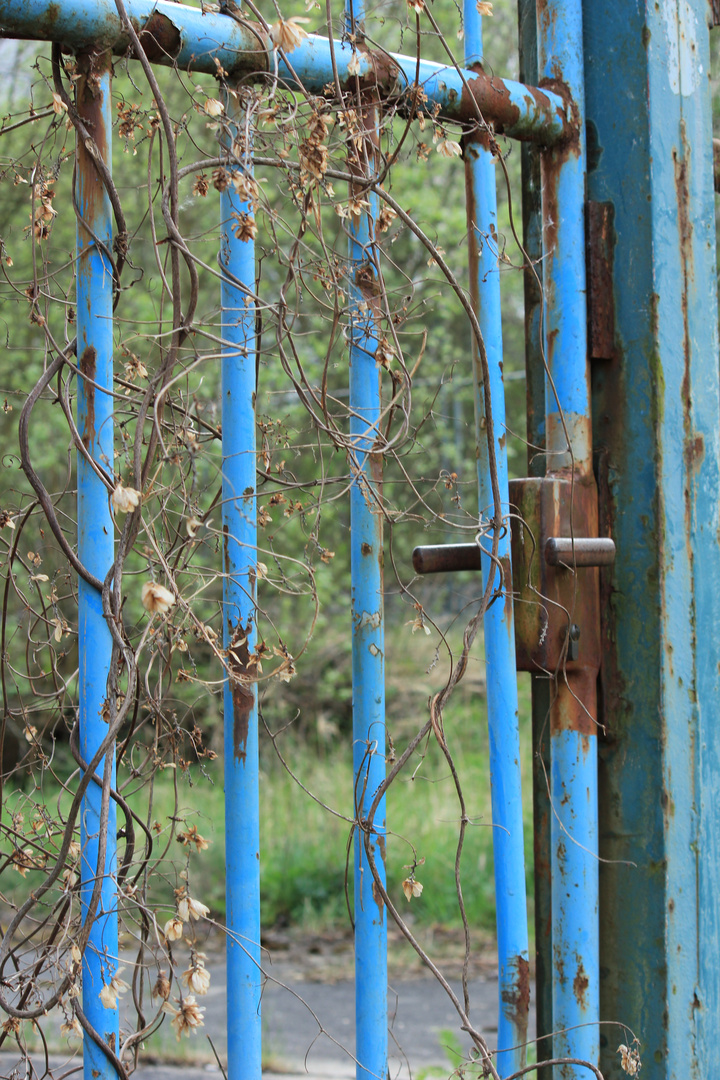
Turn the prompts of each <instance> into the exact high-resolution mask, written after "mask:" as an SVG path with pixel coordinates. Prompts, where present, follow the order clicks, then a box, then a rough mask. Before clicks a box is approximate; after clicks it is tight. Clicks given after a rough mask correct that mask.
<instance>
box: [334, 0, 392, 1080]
mask: <svg viewBox="0 0 720 1080" xmlns="http://www.w3.org/2000/svg"><path fill="white" fill-rule="evenodd" d="M345 17H346V24H347V28H348V32H350V33H353V34H355V36H356V38H358V39H360V40H362V32H363V21H364V7H363V3H362V0H346V7H345ZM366 102H367V104H366V107H365V108H364V110H363V124H364V130H365V145H364V147H363V149H362V151H361V152H358V156H357V157H354V156H353V152H352V151H351V155H350V158H349V161H348V164H349V167H350V170H351V171H352V172H353V173H355V172H362V171H364V169H363V166H364V163H365V161H367V160H370V161H372V160H373V157H374V155H375V154H376V152H377V146H378V130H377V125H378V120H379V116H378V107H377V101H376V99H374V97H372V96H370V97H369V98H366ZM360 190H362V188H361V189H360ZM351 194H352V192H351ZM364 198H366V199H367V200H368V202H369V205H370V209H369V211H368V212H367V213H364V214H362V216H360V217H352V218H351V219H350V236H349V241H348V258H349V274H348V277H349V281H350V285H349V301H350V326H349V342H350V350H349V378H350V436H351V439H352V451H351V454H350V468H351V470H352V474H353V483H352V487H351V489H350V573H351V594H352V595H351V617H352V682H353V777H354V787H353V792H354V799H355V813H356V815H357V817H358V820H359V821H360V822H361V823H362V824H361V827H359V828H358V829H357V830H356V832H355V845H354V851H355V881H354V895H355V1055H356V1058H357V1066H356V1076H357V1080H375V1078H376V1077H385V1076H387V1070H388V1063H387V1058H388V1023H387V1007H388V1003H387V911H386V909H385V904H384V902H383V900H382V896H381V894H380V893H379V892H378V890H377V887H376V884H375V881H374V878H373V875H372V872H371V870H370V866H369V863H368V856H367V852H366V844H367V845H369V847H370V850H371V852H372V855H373V861H374V863H375V866H376V868H377V870H378V872H379V874H380V877H381V880H382V881H383V884H384V882H385V799H384V798H383V799H382V800H381V801H380V803H379V804H378V808H377V811H376V813H375V815H374V818H373V821H372V822H366V821H365V817H366V814H367V810H368V809H369V807H370V804H371V803H372V802H373V799H374V797H375V792H376V791H377V789H378V787H379V786H380V784H381V783H382V782H383V780H384V779H385V626H384V599H383V557H384V550H383V524H382V523H383V519H382V513H381V505H380V502H381V499H382V475H383V461H382V455H381V454H380V453H379V452H378V446H377V440H378V438H379V433H378V425H379V421H380V411H381V392H380V391H381V384H380V379H381V368H380V365H379V364H378V363H377V361H376V359H375V353H376V351H377V348H378V337H377V322H376V320H377V317H378V315H379V309H378V288H377V279H376V271H375V263H374V261H373V259H372V244H373V242H374V237H375V225H374V222H375V220H376V218H377V215H378V212H379V206H378V198H377V196H376V195H374V194H370V195H367V194H365V193H364Z"/></svg>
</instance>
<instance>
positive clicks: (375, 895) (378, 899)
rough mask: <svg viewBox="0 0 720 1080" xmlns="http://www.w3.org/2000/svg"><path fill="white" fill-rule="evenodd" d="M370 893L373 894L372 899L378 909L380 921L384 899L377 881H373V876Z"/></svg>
mask: <svg viewBox="0 0 720 1080" xmlns="http://www.w3.org/2000/svg"><path fill="white" fill-rule="evenodd" d="M372 894H373V900H374V901H375V903H376V904H377V909H378V913H379V916H380V921H381V922H382V919H383V914H384V911H385V901H384V900H383V897H382V893H381V892H380V889H379V888H378V883H377V881H375V879H374V878H373V883H372Z"/></svg>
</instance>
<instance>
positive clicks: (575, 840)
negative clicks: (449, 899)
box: [536, 0, 600, 1080]
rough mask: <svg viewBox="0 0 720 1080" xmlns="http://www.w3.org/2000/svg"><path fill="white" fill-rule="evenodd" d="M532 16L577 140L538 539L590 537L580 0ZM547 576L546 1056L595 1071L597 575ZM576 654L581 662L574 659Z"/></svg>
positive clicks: (548, 314)
mask: <svg viewBox="0 0 720 1080" xmlns="http://www.w3.org/2000/svg"><path fill="white" fill-rule="evenodd" d="M537 14H538V56H539V74H540V76H541V78H540V82H541V84H547V85H549V86H553V87H554V88H556V89H557V88H560V87H562V88H563V90H564V92H565V93H566V94H567V95H568V98H569V100H570V101H571V102H572V105H571V108H572V112H573V116H574V118H575V120H576V122H577V132H578V134H577V138H576V139H575V140H573V141H571V142H569V143H566V144H565V145H563V146H562V147H556V148H554V149H551V150H546V151H544V153H543V154H542V159H541V174H542V201H543V255H544V265H543V281H544V304H545V353H546V361H547V373H548V374H547V381H546V386H545V421H546V452H547V471H548V473H549V474H550V475H551V476H553V477H563V478H570V477H572V490H571V492H570V493H569V494H566V495H565V497H564V498H563V500H562V504H561V505H559V504H558V503H557V500H556V499H552V500H549V502H548V500H543V501H544V507H543V513H544V514H545V515H548V514H549V513H550V512H551V511H552V512H554V514H555V515H556V520H557V516H560V517H562V516H565V518H566V521H568V523H569V526H570V527H569V528H567V527H564V528H558V527H553V528H552V529H544V530H543V532H542V533H541V535H542V537H543V539H545V538H546V537H548V536H569V535H572V536H579V537H593V536H597V492H596V488H595V480H594V476H593V471H592V464H593V462H592V421H591V410H590V369H589V363H588V347H587V307H586V297H585V293H586V275H585V258H586V255H585V227H584V226H585V170H586V147H585V128H584V111H585V109H584V89H583V88H584V79H583V27H582V0H538V5H537ZM556 483H557V480H555V479H553V480H548V481H546V487H545V492H547V491H549V490H550V488H549V487H548V486H547V485H548V484H552V485H553V488H554V489H555V490H557V489H556V488H555V484H556ZM543 494H544V493H543ZM544 524H549V522H545V523H544ZM542 562H543V565H545V566H546V565H547V564H546V563H545V560H544V559H543V560H542ZM547 570H548V574H547V575H545V577H546V584H552V585H553V587H554V588H556V589H557V590H558V591H559V593H560V595H561V596H562V606H563V608H564V609H565V611H564V612H563V617H564V619H565V627H564V629H563V633H562V636H561V640H559V635H557V633H556V632H555V629H554V626H553V620H552V619H550V621H549V625H548V631H547V637H546V639H545V642H543V644H542V646H541V649H542V650H545V651H546V652H547V654H548V658H549V659H551V660H555V658H556V655H557V651H558V647H559V653H560V655H559V657H558V662H557V663H556V664H555V665H552V666H551V667H550V670H551V671H552V672H553V673H554V675H555V682H554V685H553V687H552V690H551V704H550V716H549V720H550V725H549V726H550V762H551V769H550V798H551V800H552V814H551V821H550V832H551V846H550V857H551V888H552V964H553V971H552V978H553V984H552V998H553V1005H552V1008H553V1026H554V1029H555V1034H554V1037H553V1050H554V1052H555V1054H556V1055H558V1056H562V1057H573V1058H578V1059H584V1060H587V1061H589V1062H591V1063H592V1064H597V1061H598V1058H599V1028H598V1026H597V1021H598V1019H599V974H598V966H599V947H598V863H597V843H598V841H597V737H596V736H597V726H596V724H597V695H596V689H595V687H596V680H597V673H598V668H599V659H600V657H599V594H598V571H597V569H594V568H591V567H587V568H584V569H578V570H577V571H576V572H575V573H573V572H571V571H569V570H567V569H563V568H562V567H548V568H547ZM550 575H555V578H554V579H553V578H552V577H551V576H550ZM563 575H564V576H565V579H564V580H563ZM541 576H542V572H541ZM536 610H541V609H539V608H538V609H536ZM573 625H576V626H578V627H579V629H580V637H579V640H576V641H574V642H572V648H571V639H570V630H571V628H572V627H573ZM575 655H577V659H572V657H574V656H575ZM580 898H582V900H581V901H580ZM586 1071H587V1070H586V1069H585V1068H584V1067H582V1066H579V1065H563V1066H558V1067H557V1069H556V1070H555V1076H556V1080H558V1078H559V1077H562V1078H563V1080H571V1078H572V1080H575V1078H577V1080H580V1078H581V1077H585V1075H586Z"/></svg>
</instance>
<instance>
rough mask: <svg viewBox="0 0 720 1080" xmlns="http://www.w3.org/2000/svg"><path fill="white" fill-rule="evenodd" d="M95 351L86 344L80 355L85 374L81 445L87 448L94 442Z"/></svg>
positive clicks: (91, 346)
mask: <svg viewBox="0 0 720 1080" xmlns="http://www.w3.org/2000/svg"><path fill="white" fill-rule="evenodd" d="M96 367H97V352H96V351H95V348H94V346H93V345H86V346H85V348H84V349H83V352H82V356H81V357H80V371H81V372H82V374H83V375H84V376H85V379H86V381H85V426H84V427H83V430H82V433H81V437H82V441H83V446H84V447H85V449H86V450H89V449H90V447H91V446H92V444H93V443H94V442H95V372H96Z"/></svg>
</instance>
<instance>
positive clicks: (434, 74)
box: [0, 0, 568, 145]
mask: <svg viewBox="0 0 720 1080" xmlns="http://www.w3.org/2000/svg"><path fill="white" fill-rule="evenodd" d="M126 6H127V10H128V14H129V16H130V18H131V19H132V22H133V24H134V25H135V26H136V28H137V29H138V30H139V29H142V28H145V27H146V25H148V24H149V30H148V33H146V34H144V35H143V37H142V41H143V45H144V47H145V49H146V50H147V51H148V54H149V56H150V58H151V59H152V60H154V61H156V62H157V63H161V64H170V65H172V64H177V65H178V66H179V67H181V68H188V69H191V70H192V71H196V72H206V73H209V74H212V75H215V74H216V73H217V66H216V64H215V60H216V59H217V60H219V62H220V63H221V64H222V66H223V67H224V68H225V69H226V70H227V71H228V72H230V75H231V76H232V77H233V78H239V77H240V76H242V75H248V76H251V75H253V74H256V73H258V74H259V73H263V72H268V71H274V68H275V64H274V61H273V59H272V50H271V48H270V45H271V43H270V42H269V39H268V36H267V34H265V33H264V32H263V31H262V29H261V28H260V27H259V26H257V28H256V30H251V29H249V28H248V26H243V25H241V24H240V23H238V22H236V21H235V20H234V19H230V18H228V17H227V16H226V15H219V14H216V13H213V12H205V13H203V12H202V11H201V10H200V9H199V8H192V7H186V6H185V5H183V4H175V3H170V2H168V0H127V5H126ZM0 37H8V38H28V39H31V40H33V41H57V42H59V43H60V44H62V45H66V46H68V47H70V48H73V49H79V48H87V47H90V46H92V47H93V48H99V47H105V48H111V49H113V50H114V51H115V52H118V53H124V52H125V51H126V50H127V49H128V47H129V45H130V40H129V38H128V36H127V33H126V32H125V31H124V30H123V27H122V22H121V20H120V18H119V16H118V14H117V9H116V7H115V4H114V3H113V2H112V0H59V2H56V3H53V4H48V3H47V2H46V0H0ZM266 45H267V47H265V46H266ZM333 48H334V53H335V59H336V62H337V67H338V74H339V76H340V80H341V82H346V81H347V80H348V79H349V78H351V76H349V75H348V65H349V63H350V61H351V59H352V58H353V55H355V56H356V58H357V60H356V62H357V63H358V64H359V72H358V74H359V77H360V78H362V77H364V76H369V77H370V78H377V80H378V82H379V83H380V86H381V89H383V90H384V92H385V93H386V94H392V95H402V94H403V93H404V92H405V91H406V90H407V89H408V88H409V87H411V86H413V85H414V84H415V77H416V73H417V60H416V58H415V57H414V56H401V55H395V54H393V53H385V52H377V53H375V54H368V53H363V52H355V53H354V50H353V48H352V47H351V45H350V44H349V43H344V44H343V43H341V42H339V41H336V42H334V46H333ZM290 63H291V65H292V69H293V71H294V73H295V75H296V76H297V80H299V82H300V83H301V84H302V85H303V86H304V87H305V88H306V89H307V90H309V91H311V92H312V93H322V92H323V90H324V88H325V86H326V85H327V84H328V83H332V82H333V70H332V54H331V49H330V43H329V41H328V39H327V38H325V37H320V36H319V35H315V34H310V35H309V36H308V37H306V38H305V39H304V41H303V42H302V43H301V44H300V45H299V46H298V48H296V49H294V50H293V51H292V53H291V54H290ZM278 74H279V76H280V78H281V79H283V80H286V81H287V82H289V83H293V84H294V85H297V80H296V79H294V77H293V75H292V73H291V71H290V68H289V67H288V65H287V64H285V63H284V62H282V61H280V62H279V64H278ZM466 83H467V84H468V85H469V86H473V84H476V86H475V90H474V91H473V93H474V96H475V98H476V99H477V101H478V104H479V106H480V108H481V110H482V112H483V115H484V116H485V117H486V119H488V120H498V119H499V118H501V119H502V124H501V126H502V128H503V130H504V132H505V134H507V135H511V136H513V137H516V138H525V139H536V140H539V141H540V140H541V141H542V142H543V143H545V144H546V145H550V144H552V143H554V142H556V141H558V140H559V139H561V138H562V136H563V135H564V134H566V131H567V121H568V118H567V115H566V107H565V104H564V102H563V100H562V98H561V97H560V96H559V95H557V94H555V93H552V92H551V91H549V90H537V89H535V88H531V87H527V86H524V85H523V84H522V83H518V82H514V81H513V80H512V79H501V78H493V79H492V80H490V79H489V78H488V77H487V76H485V75H483V74H480V75H478V74H477V73H474V72H471V71H457V70H455V69H454V68H452V67H447V66H445V65H442V64H434V63H430V62H429V61H426V60H421V61H420V74H419V84H420V86H421V87H422V89H423V91H424V93H425V94H426V95H427V99H428V101H427V105H428V106H432V105H439V106H440V112H441V116H442V117H443V118H444V119H447V120H460V119H465V120H474V119H475V117H476V109H477V107H476V105H475V104H474V102H473V101H472V98H471V97H470V95H469V94H468V92H467V91H466V90H465V84H466Z"/></svg>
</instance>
